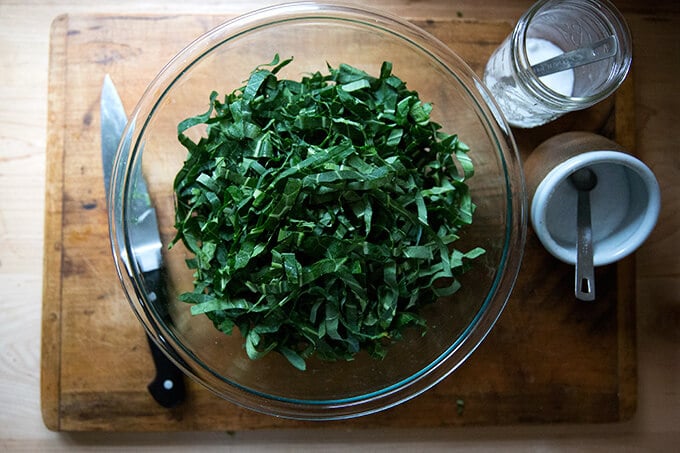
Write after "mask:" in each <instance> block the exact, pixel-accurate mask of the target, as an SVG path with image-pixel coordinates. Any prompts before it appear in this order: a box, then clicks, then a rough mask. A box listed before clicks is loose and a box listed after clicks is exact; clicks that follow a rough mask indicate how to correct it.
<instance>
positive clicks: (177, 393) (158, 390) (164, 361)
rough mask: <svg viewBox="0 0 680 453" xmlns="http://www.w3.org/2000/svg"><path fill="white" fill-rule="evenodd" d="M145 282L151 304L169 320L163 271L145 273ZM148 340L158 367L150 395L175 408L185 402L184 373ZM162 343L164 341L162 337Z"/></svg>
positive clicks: (162, 403) (150, 387)
mask: <svg viewBox="0 0 680 453" xmlns="http://www.w3.org/2000/svg"><path fill="white" fill-rule="evenodd" d="M144 281H145V286H146V287H147V291H148V295H149V299H150V300H151V303H153V305H154V306H155V307H156V310H157V311H158V312H159V314H160V315H161V317H163V318H168V317H169V315H168V313H167V298H166V294H165V290H164V284H163V276H162V271H161V270H160V269H158V270H154V271H148V272H144ZM154 295H155V297H154ZM147 340H148V342H149V349H151V356H152V357H153V362H154V365H155V367H156V376H155V377H154V379H153V381H151V382H150V383H149V385H148V387H147V388H148V390H149V393H150V394H151V396H153V398H154V399H155V400H156V402H158V404H160V405H161V406H163V407H167V408H170V407H175V406H177V405H179V404H180V403H182V402H183V401H184V397H185V394H186V389H185V385H184V373H182V371H181V370H180V369H179V368H178V367H177V365H175V364H174V363H173V362H172V360H170V359H169V358H168V357H167V356H166V355H165V353H163V351H161V349H160V348H159V347H158V345H157V344H156V343H154V341H153V340H152V339H151V337H149V336H148V335H147ZM160 341H163V337H162V336H161V337H160Z"/></svg>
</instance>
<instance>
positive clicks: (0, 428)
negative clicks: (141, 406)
mask: <svg viewBox="0 0 680 453" xmlns="http://www.w3.org/2000/svg"><path fill="white" fill-rule="evenodd" d="M215 3H216V4H211V2H204V3H202V4H201V5H193V4H192V3H191V2H183V3H181V2H177V3H176V4H174V3H173V2H165V3H164V4H163V10H162V11H163V12H168V11H171V12H184V13H186V12H191V13H196V12H199V13H223V14H231V13H238V12H241V11H246V10H248V9H250V8H252V7H254V6H256V3H255V2H245V1H244V2H240V1H237V2H231V3H229V5H221V4H219V2H215ZM382 3H385V8H387V9H389V10H390V11H394V12H396V13H398V14H401V15H404V16H407V17H413V18H421V19H427V18H431V17H436V18H438V19H441V18H446V17H449V18H456V17H459V16H460V15H462V16H463V17H465V18H484V19H489V18H491V19H505V20H514V18H516V17H518V15H519V14H520V13H521V12H522V11H523V10H524V9H525V8H526V7H527V6H528V4H529V3H530V2H526V1H516V2H500V1H499V2H498V3H496V2H485V3H484V4H483V5H481V4H479V5H478V4H477V3H478V2H474V1H461V2H459V3H457V4H456V6H455V7H452V6H451V5H449V3H448V2H445V1H441V2H434V1H433V2H426V3H424V4H420V3H410V2H396V1H395V2H389V1H385V2H382ZM657 3H658V4H656V5H655V4H651V5H650V4H646V5H644V6H637V5H636V3H635V2H634V1H632V0H630V1H629V2H619V4H620V7H621V9H623V10H624V11H625V12H626V13H627V18H628V21H629V24H630V26H631V29H632V31H633V35H634V41H635V101H636V105H635V110H636V113H637V117H636V118H637V119H636V137H637V149H636V152H637V154H638V155H639V156H641V157H642V159H643V160H645V161H646V162H647V163H648V164H649V165H650V167H652V169H653V170H654V171H655V173H656V174H657V177H658V179H659V182H660V184H661V188H662V196H663V207H662V214H661V218H660V220H659V225H658V226H657V228H656V230H655V232H654V233H653V235H652V237H651V238H650V239H649V240H648V241H647V243H646V244H645V245H644V246H643V247H642V248H641V249H640V251H639V252H638V253H637V272H636V275H637V278H636V283H637V293H636V299H637V301H638V305H637V306H638V309H637V322H638V329H637V330H638V338H637V340H638V342H637V343H638V375H639V391H638V412H637V414H636V415H635V416H634V417H633V419H632V420H631V421H628V422H625V423H615V424H606V425H601V424H598V425H585V424H579V425H573V424H572V425H564V424H562V425H556V426H552V425H550V426H545V425H543V426H523V425H520V426H511V427H483V428H481V427H478V428H470V427H467V428H463V429H434V428H428V429H411V430H409V429H400V430H389V429H388V430H380V431H375V430H360V431H354V430H353V431H351V432H349V433H348V432H347V430H346V429H334V430H332V431H328V430H323V429H321V430H319V429H315V430H313V431H311V432H309V431H300V430H296V431H294V432H293V431H291V430H278V431H266V432H261V431H259V432H253V433H248V432H244V433H237V434H234V435H233V436H228V435H224V434H214V435H200V436H199V435H192V434H174V435H162V436H155V435H145V436H142V435H131V434H130V435H95V434H84V435H57V434H53V433H50V432H48V431H47V430H46V429H45V428H44V425H43V424H42V421H41V419H40V410H39V386H38V370H39V357H40V355H39V339H38V337H39V327H40V321H41V320H40V314H39V313H40V306H41V290H40V282H41V280H42V268H41V265H42V257H43V255H42V241H43V228H42V218H43V209H44V206H45V205H44V201H43V200H44V198H43V197H44V195H43V194H44V179H43V177H42V175H43V174H44V173H45V169H44V159H45V154H44V150H45V142H46V139H45V124H46V121H47V118H46V112H47V108H46V103H45V97H46V86H47V84H46V81H47V50H48V46H47V44H48V41H47V36H48V35H47V33H48V25H49V23H50V21H51V19H52V17H54V16H55V15H57V14H59V13H64V12H69V13H74V12H81V13H82V12H93V11H98V12H120V13H130V12H158V11H159V9H158V8H157V7H154V5H153V4H150V3H134V4H130V5H127V4H125V3H121V2H118V3H114V2H110V3H109V2H100V3H99V4H98V5H96V6H94V5H92V6H88V7H84V6H83V5H78V4H68V3H63V4H56V5H55V4H52V3H49V4H48V3H36V4H31V3H27V2H20V3H19V2H17V3H16V4H13V3H9V2H4V3H3V4H2V5H1V6H0V37H1V38H2V41H0V42H1V43H2V44H1V47H0V51H1V52H2V53H3V56H5V61H11V62H12V63H13V65H11V66H10V68H9V69H8V70H7V71H5V72H3V73H2V75H0V78H1V81H2V83H0V101H4V102H2V104H1V105H2V106H3V107H2V109H1V110H0V115H1V116H0V118H1V119H2V120H4V124H5V125H6V128H5V130H4V132H3V133H0V149H2V154H1V155H0V193H2V195H3V196H2V199H1V200H0V241H1V243H0V253H1V255H0V279H1V280H0V284H1V285H2V288H3V298H2V302H3V308H4V309H5V310H4V315H5V317H4V323H3V329H2V330H1V332H0V338H1V339H2V345H3V348H2V355H1V356H0V357H1V361H0V405H1V407H3V408H5V409H4V410H3V411H2V415H0V446H2V447H3V448H8V449H13V448H28V449H38V448H47V447H50V448H57V449H59V448H62V449H64V450H67V449H69V450H70V449H72V448H74V447H77V446H81V447H88V446H92V445H95V444H100V443H102V444H108V445H114V446H120V447H122V446H125V445H127V446H130V447H132V446H141V445H173V444H174V445H178V447H177V448H178V449H180V448H181V447H182V445H185V446H186V445H196V444H198V445H203V446H205V447H206V448H208V447H211V446H212V447H216V448H218V447H219V446H220V445H230V446H238V447H249V448H251V449H253V450H258V449H261V450H266V449H273V448H276V447H277V446H280V445H285V446H286V447H289V448H292V449H295V450H305V449H308V450H309V451H312V450H315V449H318V448H319V445H320V444H321V443H322V442H324V443H329V442H330V446H326V447H325V449H327V450H328V449H330V450H337V451H339V450H341V449H344V448H346V445H347V443H350V444H352V445H358V446H362V445H363V446H368V447H374V448H376V449H385V450H387V449H395V448H402V449H404V450H407V449H413V448H414V447H415V446H416V445H417V446H418V447H419V448H423V449H431V450H436V449H439V448H444V447H445V446H446V447H447V448H449V447H451V446H454V447H461V448H467V449H470V448H478V449H484V448H490V447H502V448H505V449H508V448H511V449H512V448H514V449H516V450H518V451H519V450H524V449H526V448H527V447H530V446H532V445H533V446H536V445H537V442H540V445H547V446H550V447H555V448H567V447H570V446H575V445H589V446H591V447H593V448H601V449H603V450H604V449H609V448H611V447H612V446H640V447H642V446H647V447H654V446H656V447H663V446H664V445H666V446H667V445H670V444H671V443H673V442H675V443H677V442H678V441H679V438H680V431H679V428H678V426H680V420H679V416H680V402H679V401H678V399H679V397H678V385H677V383H678V381H677V377H678V365H677V364H678V363H680V362H678V358H679V357H678V348H677V344H678V323H679V318H680V316H679V313H680V308H679V306H680V304H679V301H678V295H679V294H680V291H679V289H680V288H679V287H680V279H679V278H678V268H679V267H680V262H679V261H680V260H678V258H677V256H678V252H679V251H680V250H679V248H680V246H678V226H679V225H678V224H679V223H680V218H678V215H677V211H678V195H680V193H679V189H678V188H677V183H676V181H677V180H678V166H677V163H676V159H674V158H675V154H674V153H675V149H674V146H675V144H674V140H673V135H675V134H672V133H670V134H669V133H668V132H667V131H673V130H674V125H675V124H677V122H678V120H679V119H680V117H679V115H678V113H677V111H678V108H679V107H680V101H679V99H678V96H677V95H675V94H674V88H675V80H676V78H677V76H678V75H679V74H678V69H679V65H680V50H679V48H678V42H679V41H680V40H679V39H678V37H679V36H680V33H679V32H678V30H677V29H678V25H680V15H679V13H680V11H679V9H678V7H677V6H675V5H674V3H673V2H657ZM644 8H647V9H644ZM36 26H38V27H40V32H39V33H38V32H36V31H35V29H36V28H35V27H36ZM676 127H677V126H676ZM17 187H21V190H17ZM450 442H455V443H453V444H451V443H450Z"/></svg>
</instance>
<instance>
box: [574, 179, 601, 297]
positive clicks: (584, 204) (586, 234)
mask: <svg viewBox="0 0 680 453" xmlns="http://www.w3.org/2000/svg"><path fill="white" fill-rule="evenodd" d="M569 180H570V181H571V183H572V184H573V185H574V187H575V188H576V190H578V202H577V211H576V227H577V240H576V276H575V285H574V286H575V287H574V292H575V295H576V298H577V299H580V300H586V301H591V300H595V272H594V266H593V229H592V225H591V220H590V191H591V190H593V189H594V188H595V186H596V185H597V176H596V175H595V172H593V171H592V170H591V169H590V168H587V167H586V168H581V169H579V170H576V171H575V172H574V173H572V174H571V175H570V176H569Z"/></svg>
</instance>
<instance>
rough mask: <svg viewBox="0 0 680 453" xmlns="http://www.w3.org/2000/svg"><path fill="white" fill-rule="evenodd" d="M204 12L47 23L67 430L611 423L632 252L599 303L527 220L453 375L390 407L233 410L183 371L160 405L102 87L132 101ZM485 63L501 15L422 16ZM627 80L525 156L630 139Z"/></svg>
mask: <svg viewBox="0 0 680 453" xmlns="http://www.w3.org/2000/svg"><path fill="white" fill-rule="evenodd" d="M224 19H225V18H224V17H214V16H90V15H86V16H61V17H58V18H57V19H56V20H55V21H54V23H53V27H52V32H51V47H50V73H49V99H48V101H49V124H48V144H47V189H46V217H45V265H44V291H43V325H42V334H43V336H42V366H41V372H42V388H41V392H42V394H41V396H42V398H41V399H42V411H43V416H44V421H45V424H46V425H47V427H48V428H50V429H52V430H62V431H101V430H105V431H176V430H182V431H191V430H220V431H224V430H228V431H235V430H249V429H262V428H300V427H310V426H314V427H321V426H323V427H329V426H331V427H339V426H342V427H343V428H347V427H356V428H358V427H362V428H366V427H387V426H390V427H442V426H443V427H447V426H459V425H490V424H516V423H548V422H581V423H594V422H615V421H621V420H625V419H628V418H630V417H631V415H632V414H633V413H634V410H635V405H636V361H635V319H634V312H635V299H634V297H635V268H634V258H629V259H626V260H624V261H622V262H620V263H618V264H617V265H612V266H606V267H602V268H598V269H597V274H596V277H597V283H598V301H597V302H596V303H592V304H586V303H578V302H577V301H575V300H574V298H573V296H572V294H573V290H572V285H573V283H572V280H573V269H572V267H570V266H567V265H564V264H562V263H560V262H558V261H557V260H555V259H553V258H552V257H550V256H549V255H548V254H547V253H546V252H545V251H544V250H543V248H542V247H541V245H540V243H539V242H538V241H537V239H536V237H535V236H534V234H533V232H532V231H529V233H528V240H527V245H526V252H525V257H524V260H523V264H522V269H521V272H520V276H519V279H518V281H517V285H516V288H515V291H514V293H513V295H512V297H511V299H510V301H509V303H508V306H507V309H506V310H505V312H504V313H503V315H502V316H501V318H500V320H499V322H498V324H497V325H496V327H495V328H494V330H493V331H492V332H491V334H490V335H489V336H488V338H487V340H486V341H485V342H484V343H483V344H482V345H481V346H480V347H479V348H478V350H477V351H476V352H475V353H474V354H473V355H472V357H471V358H470V359H469V360H468V361H467V362H466V363H465V364H464V365H463V366H462V367H461V368H460V369H459V370H458V371H456V372H455V373H454V374H453V375H451V376H450V377H448V378H447V379H446V380H444V381H443V382H442V383H440V384H439V385H437V386H436V387H435V388H433V389H432V390H430V391H428V392H426V393H425V394H423V395H421V396H419V397H418V398H416V399H414V400H412V401H410V402H407V403H405V404H403V405H401V406H398V407H396V408H394V409H391V410H388V411H385V412H383V413H379V414H376V415H371V416H366V417H362V418H360V419H357V420H352V421H346V422H324V423H309V422H298V421H290V420H282V419H279V418H275V417H270V416H265V415H260V414H256V413H254V412H251V411H248V410H245V409H241V408H238V407H236V406H234V405H232V404H230V403H228V402H225V401H222V400H221V399H219V398H217V397H215V396H214V395H212V394H211V393H209V392H208V391H207V390H205V389H203V388H202V387H200V386H199V385H197V384H195V383H193V382H191V383H189V388H188V392H189V394H188V400H187V401H186V403H185V404H184V405H182V406H181V407H179V408H176V409H173V410H166V409H163V408H161V407H160V406H158V405H157V404H156V403H155V402H154V401H153V400H152V399H151V397H150V396H149V395H148V393H147V391H146V385H147V383H148V382H149V381H150V379H151V378H152V376H153V365H152V362H151V358H150V355H149V352H148V349H147V345H146V341H145V338H144V333H143V330H142V328H141V325H140V324H139V323H138V321H137V319H136V318H135V316H134V314H133V312H132V310H131V309H130V307H129V306H128V304H127V302H126V301H125V298H124V295H123V292H122V290H121V288H120V286H119V283H118V278H117V276H116V272H115V270H114V266H113V261H112V258H111V256H110V250H109V245H108V229H107V217H106V201H105V198H104V187H103V183H102V168H101V161H100V140H99V118H98V116H99V115H98V111H99V91H100V88H101V83H102V80H103V77H104V75H105V74H106V73H109V74H111V76H112V77H113V80H115V82H116V85H117V87H118V90H119V91H120V94H121V97H122V99H123V102H124V104H125V107H126V109H127V111H130V110H131V109H132V107H134V103H135V102H136V100H137V99H139V97H140V96H141V94H142V91H143V90H144V88H145V87H146V85H147V84H148V82H149V81H150V80H151V78H152V77H153V76H154V75H155V74H156V73H157V72H158V70H159V69H160V68H161V67H162V65H163V64H164V63H165V62H166V61H168V60H169V59H170V58H171V57H172V56H173V55H174V54H175V53H176V52H178V51H179V50H180V49H181V48H182V47H183V46H184V45H185V44H186V43H188V42H189V41H191V40H192V39H193V38H195V37H197V36H199V35H200V34H201V33H203V32H205V31H207V30H209V29H210V28H212V27H213V26H215V25H217V24H218V23H220V22H221V21H222V20H224ZM417 24H418V25H420V26H422V27H423V28H425V29H426V30H428V31H429V32H431V33H433V34H434V35H436V36H438V37H439V38H440V39H441V40H442V41H444V42H445V43H447V44H448V45H449V46H450V47H451V48H452V49H453V50H454V51H456V52H457V53H458V54H459V55H460V56H461V57H462V58H463V59H464V60H466V61H467V62H468V63H469V64H470V66H471V67H472V68H473V69H474V70H475V71H477V72H478V73H481V71H482V70H483V65H484V63H485V62H486V60H487V59H488V57H489V55H490V54H491V52H492V51H493V49H494V48H495V47H496V46H497V45H498V44H499V43H500V42H501V40H502V39H503V38H504V37H505V36H506V35H507V34H508V33H509V32H510V30H511V25H510V24H508V23H487V22H471V21H462V20H461V21H458V20H455V21H438V20H428V21H419V22H417ZM633 107H634V106H633V90H632V81H631V80H630V77H629V80H628V81H627V82H626V83H625V84H624V86H623V87H622V88H621V89H620V90H619V91H618V93H617V95H616V97H615V99H614V98H613V99H612V100H610V101H609V102H605V103H603V104H600V105H599V106H597V107H596V108H594V109H591V110H588V111H585V112H580V113H577V114H571V115H568V116H566V117H563V118H562V119H560V120H559V121H557V122H555V123H552V124H551V125H549V126H546V127H542V128H538V129H535V130H531V131H517V132H516V139H517V142H518V145H519V146H520V149H521V152H522V154H523V155H524V156H526V154H527V153H528V152H529V151H530V150H531V149H533V147H535V146H536V145H537V144H538V143H539V142H540V141H542V140H543V139H545V138H547V137H549V136H551V135H553V134H555V133H557V132H560V131H564V130H575V129H581V130H593V131H598V132H600V133H602V134H603V135H607V136H609V137H613V138H614V139H615V140H616V141H618V142H619V143H620V144H622V145H623V146H624V147H627V148H628V149H632V148H633V147H634V145H635V137H634V135H633V134H634V122H633Z"/></svg>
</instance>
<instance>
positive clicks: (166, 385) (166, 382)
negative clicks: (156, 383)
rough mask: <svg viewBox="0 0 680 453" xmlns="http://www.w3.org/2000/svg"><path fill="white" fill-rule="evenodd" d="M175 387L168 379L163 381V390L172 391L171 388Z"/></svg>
mask: <svg viewBox="0 0 680 453" xmlns="http://www.w3.org/2000/svg"><path fill="white" fill-rule="evenodd" d="M174 386H175V383H174V382H172V381H171V380H170V379H166V380H164V381H163V388H164V389H165V390H172V388H173V387H174Z"/></svg>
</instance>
